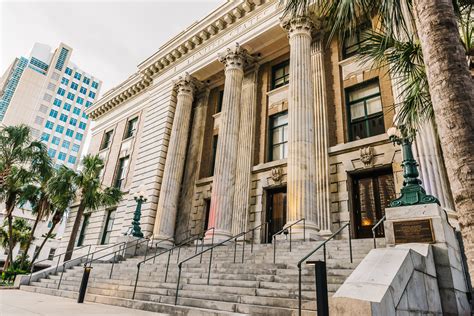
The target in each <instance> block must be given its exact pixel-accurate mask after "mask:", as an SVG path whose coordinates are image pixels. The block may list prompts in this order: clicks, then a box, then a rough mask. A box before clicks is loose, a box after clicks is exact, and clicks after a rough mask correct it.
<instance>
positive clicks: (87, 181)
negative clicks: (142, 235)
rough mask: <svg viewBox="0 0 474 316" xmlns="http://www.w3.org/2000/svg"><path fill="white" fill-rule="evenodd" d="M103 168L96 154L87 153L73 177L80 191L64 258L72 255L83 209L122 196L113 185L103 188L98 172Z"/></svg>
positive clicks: (112, 201)
mask: <svg viewBox="0 0 474 316" xmlns="http://www.w3.org/2000/svg"><path fill="white" fill-rule="evenodd" d="M103 168H104V162H103V161H102V159H101V158H100V157H99V156H98V155H87V156H85V157H84V159H83V161H82V168H81V170H80V171H79V172H78V173H77V175H76V176H75V179H74V184H75V186H76V188H77V191H78V192H79V193H80V196H79V198H80V203H79V206H78V209H77V213H76V218H75V220H74V225H73V227H72V231H71V237H70V239H69V242H68V246H67V250H66V251H67V253H66V256H65V258H64V260H65V261H66V260H69V259H71V257H72V251H73V250H74V244H75V241H76V237H77V233H78V231H79V226H80V224H81V219H82V217H83V215H84V211H85V210H92V211H95V210H97V209H99V208H100V207H108V206H113V205H116V204H117V203H119V202H120V199H121V198H122V192H121V191H120V189H118V188H115V187H106V188H103V187H102V186H101V183H100V172H101V170H102V169H103Z"/></svg>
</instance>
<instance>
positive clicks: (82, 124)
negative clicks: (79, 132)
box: [79, 122, 87, 129]
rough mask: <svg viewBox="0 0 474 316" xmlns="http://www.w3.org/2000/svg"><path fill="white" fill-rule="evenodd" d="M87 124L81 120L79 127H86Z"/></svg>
mask: <svg viewBox="0 0 474 316" xmlns="http://www.w3.org/2000/svg"><path fill="white" fill-rule="evenodd" d="M86 127H87V125H86V123H84V122H79V128H80V129H86Z"/></svg>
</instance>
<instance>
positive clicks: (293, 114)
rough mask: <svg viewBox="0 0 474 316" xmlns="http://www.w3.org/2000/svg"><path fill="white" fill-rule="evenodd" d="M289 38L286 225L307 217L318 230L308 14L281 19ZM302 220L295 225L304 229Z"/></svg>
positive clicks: (308, 223) (298, 229) (312, 228)
mask: <svg viewBox="0 0 474 316" xmlns="http://www.w3.org/2000/svg"><path fill="white" fill-rule="evenodd" d="M282 27H283V28H285V29H286V30H287V31H288V37H289V40H290V83H289V97H288V129H289V132H288V160H287V161H288V167H287V168H288V174H287V198H288V213H287V224H286V225H287V226H288V225H291V224H292V223H294V222H296V221H298V220H300V219H302V218H305V219H306V231H307V234H311V232H313V233H316V232H317V231H318V230H319V227H318V225H317V221H318V220H317V208H316V206H317V203H316V154H315V124H314V87H313V76H312V71H311V31H312V29H313V23H312V21H311V20H310V19H309V18H308V17H306V16H300V17H295V18H292V19H290V20H288V21H284V22H283V23H282ZM302 230H303V223H302V222H301V223H299V224H296V225H295V226H293V231H295V232H301V231H302Z"/></svg>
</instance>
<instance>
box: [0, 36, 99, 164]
mask: <svg viewBox="0 0 474 316" xmlns="http://www.w3.org/2000/svg"><path fill="white" fill-rule="evenodd" d="M71 55H72V48H71V47H69V46H67V45H65V44H63V43H61V44H60V45H59V47H58V48H56V49H55V50H52V49H51V47H50V46H48V45H45V44H40V43H36V44H35V45H34V47H33V49H32V51H31V54H30V56H29V58H28V60H27V65H26V67H24V69H22V71H21V72H19V71H16V74H17V76H14V75H13V74H14V70H12V69H13V67H12V66H10V67H9V69H8V70H7V72H6V73H5V75H4V76H2V79H3V78H5V79H3V81H4V84H3V86H5V87H7V86H8V85H9V84H10V86H11V87H13V86H14V88H13V89H10V90H9V91H12V93H13V95H10V96H9V98H8V100H7V101H8V102H3V103H2V108H3V111H4V113H5V115H4V116H3V119H2V118H1V117H0V119H2V124H4V125H18V124H26V125H29V126H30V127H31V130H32V134H33V136H34V137H36V138H40V139H41V140H42V141H43V142H44V143H45V144H46V146H47V148H48V154H49V155H50V157H51V158H53V161H54V163H55V164H56V165H57V166H59V165H62V164H66V165H67V166H69V167H71V168H76V167H77V164H78V162H79V157H80V153H81V150H82V147H83V145H84V142H85V139H86V133H87V130H88V127H89V118H88V116H87V115H86V114H85V110H86V109H87V108H88V107H90V106H91V105H92V103H93V102H94V100H96V99H97V97H98V94H99V91H100V87H101V85H102V82H101V81H100V80H99V79H97V78H96V77H94V76H93V75H91V74H89V73H87V72H85V71H83V70H81V69H80V68H79V67H77V66H76V65H75V64H74V63H72V62H71V61H70V58H71ZM21 60H25V58H22V59H21ZM17 68H18V67H17ZM18 73H19V76H18ZM9 74H11V75H9ZM18 77H19V78H18ZM13 80H17V82H13ZM4 90H5V91H7V89H6V88H5V89H4Z"/></svg>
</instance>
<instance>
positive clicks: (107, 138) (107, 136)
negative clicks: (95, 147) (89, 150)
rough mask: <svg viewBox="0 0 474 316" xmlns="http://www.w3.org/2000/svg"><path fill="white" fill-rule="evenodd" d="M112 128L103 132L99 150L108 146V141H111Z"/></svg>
mask: <svg viewBox="0 0 474 316" xmlns="http://www.w3.org/2000/svg"><path fill="white" fill-rule="evenodd" d="M113 133H114V131H113V130H110V131H108V132H106V133H105V134H104V136H103V137H102V143H101V144H100V150H102V149H106V148H109V146H110V142H111V141H112V134H113Z"/></svg>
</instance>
